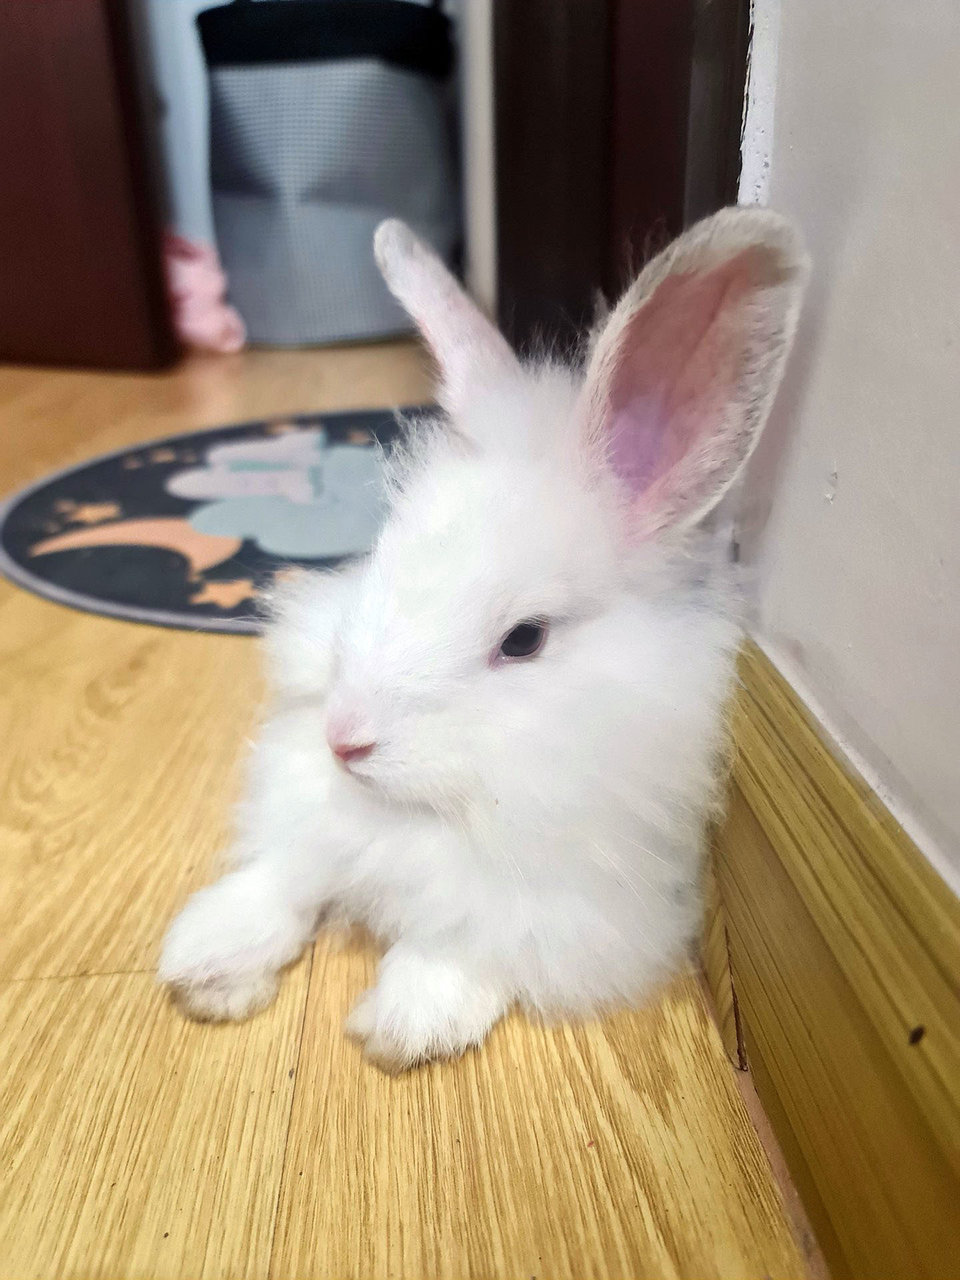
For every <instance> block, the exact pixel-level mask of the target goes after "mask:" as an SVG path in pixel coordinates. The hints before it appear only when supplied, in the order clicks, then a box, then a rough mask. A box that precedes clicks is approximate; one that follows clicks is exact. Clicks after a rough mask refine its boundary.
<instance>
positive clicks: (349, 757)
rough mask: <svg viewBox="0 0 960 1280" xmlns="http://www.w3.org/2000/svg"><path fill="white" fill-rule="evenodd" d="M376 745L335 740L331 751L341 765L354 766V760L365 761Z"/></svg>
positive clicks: (332, 741)
mask: <svg viewBox="0 0 960 1280" xmlns="http://www.w3.org/2000/svg"><path fill="white" fill-rule="evenodd" d="M376 745H377V744H376V743H375V742H341V741H339V740H338V739H337V738H334V739H332V740H331V741H330V750H331V751H332V752H333V754H334V755H335V756H336V757H337V759H338V760H339V761H340V762H341V764H352V763H353V761H354V760H365V759H366V757H367V756H368V755H370V754H371V753H372V752H373V749H374V748H375V747H376Z"/></svg>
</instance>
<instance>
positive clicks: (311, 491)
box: [166, 429, 354, 502]
mask: <svg viewBox="0 0 960 1280" xmlns="http://www.w3.org/2000/svg"><path fill="white" fill-rule="evenodd" d="M326 439H327V436H326V432H325V431H323V430H321V429H317V430H312V431H300V432H297V433H295V434H290V435H283V436H275V437H274V438H273V439H271V440H244V441H241V442H239V443H237V444H215V445H213V446H212V447H211V448H210V449H208V450H207V455H206V465H205V466H202V467H193V468H191V469H190V470H189V471H178V472H177V473H176V474H175V475H172V476H170V477H169V479H168V480H167V486H166V487H167V491H168V492H169V493H172V494H174V495H175V496H176V497H178V498H194V499H197V498H198V499H201V500H210V499H214V498H249V497H254V496H256V497H266V496H268V495H272V496H276V497H284V498H288V499H289V500H290V501H291V502H312V501H313V500H314V499H315V498H316V497H318V496H319V493H320V492H321V491H322V486H323V473H324V469H325V458H329V455H330V454H331V453H334V452H336V450H335V449H327V448H326ZM350 452H354V451H353V450H351V451H350Z"/></svg>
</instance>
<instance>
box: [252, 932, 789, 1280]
mask: <svg viewBox="0 0 960 1280" xmlns="http://www.w3.org/2000/svg"><path fill="white" fill-rule="evenodd" d="M372 973H373V958H372V955H371V954H370V953H369V952H366V951H362V950H358V949H355V948H352V949H347V950H345V951H337V950H335V949H333V948H331V947H330V946H329V945H328V944H325V943H323V942H321V943H320V944H318V949H317V955H316V959H315V963H314V971H313V977H312V981H311V988H310V998H309V1004H308V1013H307V1020H306V1024H305V1029H304V1038H303V1051H302V1057H301V1066H300V1087H299V1088H298V1091H297V1096H296V1099H295V1103H294V1114H293V1121H292V1124H291V1135H290V1148H289V1152H288V1159H287V1165H286V1169H285V1173H284V1184H283V1192H282V1196H281V1207H280V1217H279V1223H278V1231H277V1243H276V1248H275V1253H274V1262H273V1267H272V1272H271V1274H272V1275H273V1276H274V1277H285V1276H299V1277H302V1278H303V1280H308V1278H312V1277H317V1278H319V1277H324V1278H332V1277H338V1278H339V1280H346V1278H347V1277H354V1276H356V1277H365V1276H387V1275H396V1276H430V1277H460V1278H461V1280H463V1278H464V1277H468V1276H504V1277H511V1276H580V1277H582V1276H611V1277H612V1276H619V1277H623V1276H640V1275H643V1276H658V1277H661V1276H662V1277H687V1276H694V1275H695V1276H698V1277H704V1278H706V1277H709V1276H727V1277H742V1276H746V1275H761V1274H762V1275H769V1276H782V1277H796V1276H800V1275H802V1274H803V1272H804V1267H803V1263H802V1261H801V1260H800V1257H799V1255H798V1253H797V1251H796V1248H795V1246H794V1243H793V1241H792V1239H791V1238H790V1235H789V1232H788V1231H787V1230H786V1229H785V1224H784V1219H783V1216H782V1207H781V1205H780V1202H779V1198H778V1194H777V1192H776V1190H775V1188H774V1186H773V1184H772V1181H771V1179H770V1174H769V1168H768V1166H767V1164H766V1159H765V1156H764V1154H763V1152H762V1149H761V1148H760V1145H759V1141H758V1139H757V1138H756V1134H755V1133H754V1131H753V1130H752V1129H751V1128H749V1126H747V1125H746V1124H745V1120H746V1116H745V1113H744V1111H743V1104H742V1102H741V1100H740V1096H739V1093H738V1092H737V1090H736V1088H735V1085H734V1083H733V1080H732V1073H731V1071H730V1068H729V1064H728V1063H727V1062H726V1059H725V1057H724V1054H723V1049H722V1046H721V1044H720V1041H719V1038H718V1036H717V1032H716V1029H715V1027H714V1026H713V1024H712V1022H711V1020H710V1018H709V1015H708V1013H707V1011H706V1008H705V1005H704V1001H703V996H702V994H701V991H700V987H699V984H698V983H697V982H696V981H695V980H694V979H693V978H689V979H686V980H681V981H680V982H679V983H678V984H677V985H676V986H675V987H674V988H672V989H671V991H670V992H669V993H668V994H667V995H666V996H665V997H664V999H663V1000H662V1001H660V1002H659V1003H657V1004H655V1005H654V1006H653V1007H651V1008H649V1009H647V1010H645V1011H641V1012H635V1013H624V1014H622V1015H619V1016H617V1017H614V1018H611V1019H609V1020H607V1021H604V1022H600V1023H592V1024H588V1025H582V1026H578V1027H569V1026H562V1027H556V1028H545V1027H542V1026H531V1025H530V1024H528V1023H526V1022H525V1021H524V1020H523V1019H521V1018H520V1017H519V1016H518V1017H514V1018H511V1019H510V1020H508V1022H507V1023H506V1024H504V1025H502V1026H501V1027H499V1028H497V1030H496V1031H495V1032H494V1034H493V1036H492V1037H491V1039H490V1041H489V1043H488V1044H487V1046H485V1047H484V1048H483V1049H482V1050H481V1051H480V1052H479V1053H476V1054H471V1055H469V1056H467V1057H466V1058H464V1059H463V1060H461V1061H460V1062H458V1063H453V1064H437V1065H433V1066H430V1067H427V1068H426V1069H423V1070H420V1071H417V1072H414V1073H411V1074H409V1075H407V1076H404V1077H400V1078H398V1079H391V1078H388V1077H385V1076H383V1075H380V1074H378V1073H376V1072H374V1071H371V1070H369V1069H367V1068H366V1067H364V1066H363V1065H362V1063H361V1060H360V1056H359V1053H358V1051H357V1050H356V1049H355V1048H354V1046H352V1045H351V1044H350V1043H349V1042H347V1041H345V1040H344V1038H343V1034H342V1023H343V1018H344V1016H345V1014H346V1012H347V1010H348V1009H349V1007H350V1004H351V1003H352V1001H353V1000H354V999H355V998H356V996H357V995H358V994H359V991H360V990H361V988H362V987H363V986H365V985H366V984H367V983H368V982H369V981H370V980H371V977H372ZM681 1206H682V1208H681ZM706 1206H709V1209H707V1208H706Z"/></svg>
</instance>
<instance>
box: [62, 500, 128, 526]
mask: <svg viewBox="0 0 960 1280" xmlns="http://www.w3.org/2000/svg"><path fill="white" fill-rule="evenodd" d="M56 510H57V511H58V512H59V513H60V515H61V516H63V518H64V520H66V521H67V523H68V524H103V522H104V520H115V519H116V517H117V516H119V515H122V514H123V512H122V510H121V508H120V506H119V504H118V503H116V502H69V501H63V502H58V503H56Z"/></svg>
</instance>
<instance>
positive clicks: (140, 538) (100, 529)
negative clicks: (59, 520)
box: [30, 516, 242, 577]
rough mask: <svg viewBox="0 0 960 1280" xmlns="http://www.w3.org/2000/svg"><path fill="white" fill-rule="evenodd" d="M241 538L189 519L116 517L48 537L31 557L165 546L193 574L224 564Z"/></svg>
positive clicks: (236, 550) (34, 548)
mask: <svg viewBox="0 0 960 1280" xmlns="http://www.w3.org/2000/svg"><path fill="white" fill-rule="evenodd" d="M241 545H242V539H240V538H230V537H227V536H225V535H223V534H215V533H200V532H199V531H198V530H197V529H194V527H193V525H191V524H189V523H188V522H187V521H186V520H180V519H177V518H175V517H166V516H165V517H160V518H157V519H151V520H115V521H113V523H112V524H101V525H98V526H97V527H96V528H93V529H75V530H72V531H71V532H70V533H61V534H58V535H57V536H56V537H54V538H45V539H44V540H43V541H42V542H38V543H36V544H35V545H34V546H32V547H31V548H30V555H31V556H46V555H50V554H51V553H52V552H54V551H74V550H78V549H81V548H83V547H165V548H166V549H167V550H168V551H176V552H177V553H178V554H179V555H181V556H183V558H184V559H185V560H186V562H187V564H189V566H190V576H191V577H194V576H196V575H197V574H198V573H202V572H203V571H204V570H205V569H211V568H213V566H214V565H217V564H222V563H223V561H224V560H229V559H230V557H231V556H232V555H236V553H237V552H238V551H239V550H240V547H241Z"/></svg>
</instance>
